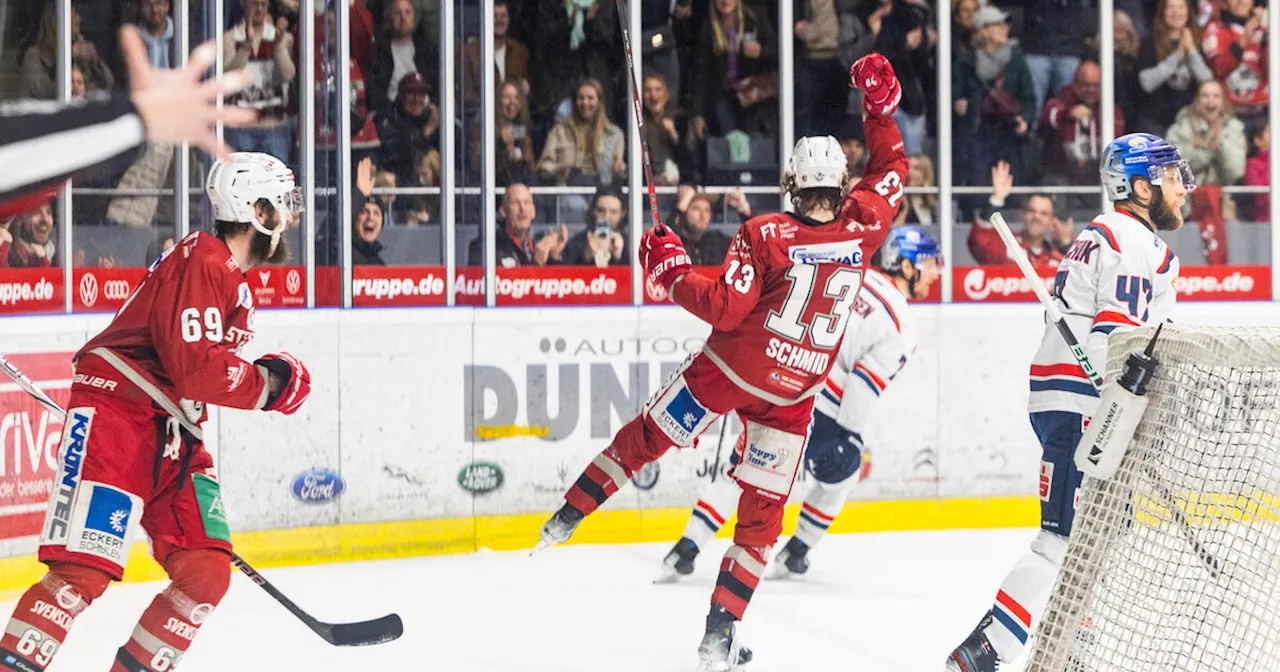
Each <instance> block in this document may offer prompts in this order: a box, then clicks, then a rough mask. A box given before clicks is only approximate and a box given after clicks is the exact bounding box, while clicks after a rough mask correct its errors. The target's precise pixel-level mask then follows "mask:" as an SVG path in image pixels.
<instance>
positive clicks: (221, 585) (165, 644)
mask: <svg viewBox="0 0 1280 672" xmlns="http://www.w3.org/2000/svg"><path fill="white" fill-rule="evenodd" d="M165 569H166V570H168V572H169V577H170V578H171V579H172V582H171V583H170V584H169V587H168V588H166V589H165V590H164V592H162V593H160V594H159V595H157V596H156V599H154V600H152V601H151V606H149V607H147V610H146V611H144V612H142V618H140V619H138V626H137V627H135V628H134V629H133V636H132V637H130V638H129V641H128V642H126V643H125V645H124V646H122V647H120V650H119V651H118V652H117V653H116V661H115V663H114V664H113V665H112V666H111V672H168V671H169V670H171V669H173V668H174V667H176V666H177V664H178V662H179V661H181V660H182V654H184V653H186V652H187V649H188V648H190V647H191V642H192V640H194V639H195V637H196V633H197V632H198V631H199V630H200V626H201V625H202V624H203V623H204V622H205V620H206V619H207V618H208V617H209V615H210V614H212V613H213V609H214V607H215V606H217V604H218V602H220V601H222V597H223V596H224V595H226V594H227V588H228V587H229V586H230V585H231V558H230V557H229V556H228V555H227V554H226V553H224V552H222V551H215V550H209V549H198V550H190V551H178V552H177V553H174V554H173V555H172V556H170V557H169V558H168V560H167V562H166V563H165Z"/></svg>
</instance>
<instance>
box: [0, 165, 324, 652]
mask: <svg viewBox="0 0 1280 672" xmlns="http://www.w3.org/2000/svg"><path fill="white" fill-rule="evenodd" d="M205 189H206V192H207V193H208V195H209V198H210V200H211V201H212V205H213V214H214V218H215V219H216V220H217V225H216V226H217V235H216V236H213V235H209V234H207V233H192V234H191V235H188V236H187V237H186V238H184V239H183V240H182V241H181V242H180V243H179V244H178V245H177V246H175V247H174V248H173V249H172V250H170V252H169V253H167V254H166V255H165V256H164V257H162V258H161V259H159V260H157V261H156V262H155V263H154V264H153V265H152V267H151V270H150V272H149V274H148V275H147V277H146V278H145V279H144V280H143V282H142V283H141V284H140V285H139V286H138V288H137V289H136V290H134V293H133V295H132V296H130V297H129V299H128V301H127V302H126V303H125V305H124V307H122V308H121V309H120V312H118V313H117V314H116V316H115V318H114V319H113V320H112V321H111V324H110V325H108V326H107V328H106V329H105V330H103V331H102V333H100V334H98V335H97V336H95V337H94V338H93V339H91V340H90V341H89V342H88V343H87V344H86V345H85V346H84V347H83V348H81V350H80V351H79V352H78V353H76V357H75V377H74V379H73V382H72V385H71V398H70V401H69V402H68V404H67V406H68V408H67V419H66V424H65V426H64V428H63V431H62V446H61V449H60V451H59V453H58V455H59V468H58V471H57V474H58V476H57V480H56V481H55V482H54V485H53V492H52V494H51V495H50V506H49V511H48V513H47V514H46V515H45V522H44V528H43V531H42V532H41V535H40V560H41V561H42V562H44V563H45V564H47V565H48V566H49V569H48V573H46V574H45V575H44V578H42V579H40V581H39V583H37V584H35V585H34V586H32V587H31V588H30V589H28V590H27V592H26V593H25V594H24V595H23V596H22V599H20V600H19V601H18V605H17V608H16V609H15V610H14V613H13V617H12V619H11V620H10V621H9V624H8V627H6V628H5V630H4V632H3V633H2V636H0V670H19V671H20V672H36V671H43V670H45V669H47V668H48V666H49V664H50V662H51V661H52V660H53V658H54V655H55V654H56V653H57V652H58V649H59V648H60V647H61V646H62V643H63V642H64V641H65V640H66V637H67V632H68V631H69V630H71V627H72V625H73V624H74V623H75V619H76V617H77V616H78V615H79V614H80V612H82V611H84V609H85V608H86V607H88V606H89V605H90V604H91V603H92V602H93V601H94V600H95V599H97V598H98V597H99V596H100V595H102V593H103V592H104V591H105V590H106V588H107V585H108V584H109V583H110V582H111V581H112V580H117V581H118V580H119V579H120V578H121V575H122V573H123V570H124V565H125V563H126V562H127V560H128V556H129V550H130V548H131V546H132V544H131V542H132V540H133V537H134V534H135V533H136V531H137V528H138V527H139V526H141V527H142V529H143V530H145V531H146V533H147V537H148V538H149V539H150V542H151V550H152V554H153V555H154V556H155V558H156V561H157V562H159V563H160V565H161V566H162V567H164V569H165V571H166V572H167V573H168V574H169V578H170V579H171V583H170V584H169V586H168V587H167V588H166V589H165V590H164V591H163V592H161V593H160V594H159V595H158V596H156V598H155V600H153V601H152V602H151V605H150V606H149V607H147V609H146V611H144V612H143V614H142V617H141V619H140V620H139V621H138V625H137V627H135V628H134V630H133V634H132V636H131V637H130V638H129V640H128V641H127V642H125V644H124V646H122V647H120V649H119V650H118V651H117V652H116V657H115V662H114V663H113V664H112V666H111V668H110V669H111V671H112V672H167V671H168V670H172V669H173V668H174V667H175V666H176V665H177V664H178V662H179V660H180V659H181V658H182V654H183V653H184V652H185V651H186V650H187V648H188V647H189V646H190V645H191V642H192V640H193V639H194V637H195V635H196V632H197V631H198V630H199V628H200V625H201V624H202V623H204V621H205V620H206V619H207V618H208V617H209V614H210V613H211V612H212V611H213V609H214V607H215V606H216V605H217V604H218V602H219V601H220V600H221V599H222V597H223V595H224V594H225V593H226V591H227V587H228V585H229V584H230V581H231V535H230V531H229V530H228V527H227V517H226V512H225V510H224V509H223V505H222V496H221V494H220V491H219V486H218V481H217V477H216V474H215V472H214V465H213V460H212V458H211V456H210V454H209V452H208V451H207V450H205V448H204V444H203V442H202V435H201V423H202V422H203V420H204V419H205V411H204V405H205V404H216V405H219V406H226V407H229V408H240V409H246V410H265V411H278V412H280V413H284V414H286V415H288V414H292V413H294V412H295V411H297V410H298V408H299V407H300V406H301V405H302V402H303V401H304V400H305V399H306V398H307V395H308V394H310V391H311V381H310V376H309V374H308V373H307V370H306V368H305V367H303V366H302V364H301V363H300V362H299V361H298V360H297V359H295V358H293V357H292V356H290V355H288V354H272V355H266V356H264V357H262V358H261V359H258V360H257V361H255V362H253V363H249V362H247V361H245V360H243V359H241V358H240V357H239V356H238V354H237V353H238V352H239V351H240V349H241V347H243V346H244V344H245V343H247V342H249V340H250V339H251V338H253V295H252V293H251V292H250V291H249V285H248V283H247V282H246V281H245V273H246V272H247V271H248V270H249V269H251V268H253V267H254V266H257V265H259V264H264V263H277V262H280V261H282V260H284V259H285V258H287V256H288V250H287V249H286V246H285V243H284V241H283V239H282V238H281V234H282V233H283V231H284V228H285V225H286V223H287V222H288V220H289V214H290V212H291V211H294V210H295V209H296V204H297V203H298V202H299V200H298V192H297V189H296V188H295V186H294V181H293V173H292V172H291V171H289V169H288V168H286V167H285V166H284V164H282V163H281V162H280V161H278V160H276V159H275V158H272V157H271V156H268V155H266V154H252V153H239V154H231V155H229V156H228V157H227V158H225V159H220V160H218V161H217V162H216V163H214V165H213V167H212V169H211V170H210V172H209V179H208V183H207V184H206V187H205Z"/></svg>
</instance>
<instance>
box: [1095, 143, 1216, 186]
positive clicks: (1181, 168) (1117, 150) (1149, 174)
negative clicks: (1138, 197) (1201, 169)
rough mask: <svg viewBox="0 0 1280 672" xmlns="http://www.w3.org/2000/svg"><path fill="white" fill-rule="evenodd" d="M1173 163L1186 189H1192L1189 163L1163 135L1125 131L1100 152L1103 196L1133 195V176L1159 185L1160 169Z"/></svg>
mask: <svg viewBox="0 0 1280 672" xmlns="http://www.w3.org/2000/svg"><path fill="white" fill-rule="evenodd" d="M1169 166H1173V167H1174V168H1176V169H1177V170H1178V177H1179V179H1180V180H1181V181H1182V186H1183V187H1186V189H1187V191H1191V190H1192V189H1195V188H1196V177H1195V174H1194V173H1192V172H1191V166H1190V165H1189V164H1188V163H1187V162H1186V161H1185V160H1183V158H1182V156H1181V155H1179V154H1178V148H1177V147H1174V146H1173V145H1171V144H1169V142H1168V141H1166V140H1165V139H1164V138H1161V137H1160V136H1158V135H1152V134H1150V133H1129V134H1128V135H1122V136H1120V137H1118V138H1116V139H1115V140H1112V141H1111V144H1109V145H1107V147H1106V149H1105V150H1104V151H1103V153H1102V166H1101V168H1100V172H1101V173H1102V186H1103V187H1104V188H1105V189H1106V190H1107V198H1110V199H1111V200H1112V201H1123V200H1127V199H1129V198H1130V197H1132V196H1133V178H1135V177H1142V178H1145V179H1147V180H1149V181H1150V182H1151V184H1153V185H1156V186H1159V185H1160V183H1161V182H1162V181H1163V178H1164V173H1165V171H1164V169H1165V168H1167V167H1169Z"/></svg>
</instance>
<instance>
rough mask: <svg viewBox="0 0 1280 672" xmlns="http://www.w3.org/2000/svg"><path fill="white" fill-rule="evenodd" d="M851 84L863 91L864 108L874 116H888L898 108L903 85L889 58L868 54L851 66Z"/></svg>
mask: <svg viewBox="0 0 1280 672" xmlns="http://www.w3.org/2000/svg"><path fill="white" fill-rule="evenodd" d="M849 86H851V87H853V88H855V89H861V90H862V91H863V96H862V109H864V110H866V111H867V114H869V115H871V116H873V117H887V116H890V115H892V114H893V113H894V112H896V111H897V110H898V103H899V102H900V101H901V100H902V85H901V84H900V83H898V76H897V75H895V74H893V66H892V65H890V64H889V59H887V58H885V57H884V56H881V55H880V54H867V55H866V56H863V57H862V58H859V59H858V61H857V62H856V63H854V64H853V67H852V68H849Z"/></svg>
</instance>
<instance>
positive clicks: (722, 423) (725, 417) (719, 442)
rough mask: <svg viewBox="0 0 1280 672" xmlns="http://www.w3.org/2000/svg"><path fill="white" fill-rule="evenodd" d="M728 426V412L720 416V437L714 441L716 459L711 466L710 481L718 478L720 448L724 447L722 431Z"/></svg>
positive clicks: (713, 481)
mask: <svg viewBox="0 0 1280 672" xmlns="http://www.w3.org/2000/svg"><path fill="white" fill-rule="evenodd" d="M728 428H729V414H728V413H725V414H724V415H722V416H720V438H719V440H717V441H716V461H715V462H714V463H713V464H712V466H711V482H712V483H715V482H716V479H717V478H720V449H721V448H723V447H724V431H725V430H726V429H728Z"/></svg>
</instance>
